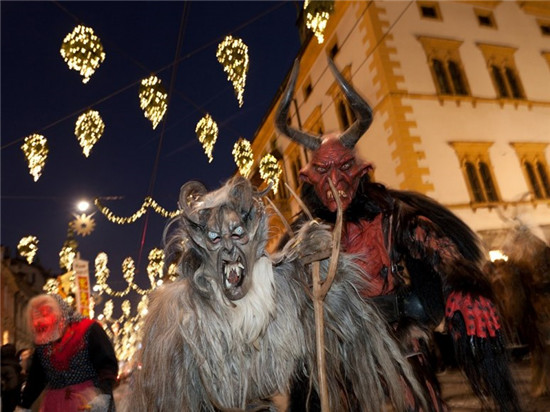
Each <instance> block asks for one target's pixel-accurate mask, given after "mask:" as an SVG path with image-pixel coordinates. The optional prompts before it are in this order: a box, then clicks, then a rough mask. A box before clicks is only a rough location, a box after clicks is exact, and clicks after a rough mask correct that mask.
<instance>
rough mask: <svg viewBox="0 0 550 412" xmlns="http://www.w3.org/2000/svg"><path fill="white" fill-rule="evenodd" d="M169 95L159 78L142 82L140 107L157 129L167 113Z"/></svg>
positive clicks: (151, 77) (150, 78)
mask: <svg viewBox="0 0 550 412" xmlns="http://www.w3.org/2000/svg"><path fill="white" fill-rule="evenodd" d="M167 97H168V93H166V90H164V86H163V85H162V82H161V80H160V79H159V78H158V77H157V76H154V75H152V76H149V77H148V78H146V79H143V80H142V81H141V86H140V87H139V106H140V107H141V109H142V110H143V112H144V115H145V117H146V118H147V119H149V120H150V121H151V123H153V129H155V128H156V127H157V126H158V124H159V123H160V121H161V120H162V118H163V117H164V114H165V113H166V108H167V104H166V99H167Z"/></svg>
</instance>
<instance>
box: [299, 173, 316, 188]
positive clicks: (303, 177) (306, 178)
mask: <svg viewBox="0 0 550 412" xmlns="http://www.w3.org/2000/svg"><path fill="white" fill-rule="evenodd" d="M299 177H300V180H301V181H302V182H306V183H309V184H310V185H312V184H313V182H312V180H311V179H310V177H309V174H308V173H307V172H306V171H303V172H300V176H299Z"/></svg>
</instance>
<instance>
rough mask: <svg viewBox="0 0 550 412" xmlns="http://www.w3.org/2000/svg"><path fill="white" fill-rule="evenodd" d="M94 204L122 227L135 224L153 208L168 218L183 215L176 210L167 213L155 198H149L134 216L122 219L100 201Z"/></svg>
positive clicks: (95, 200)
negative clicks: (148, 209)
mask: <svg viewBox="0 0 550 412" xmlns="http://www.w3.org/2000/svg"><path fill="white" fill-rule="evenodd" d="M94 204H95V206H96V207H97V209H98V210H99V211H100V212H101V213H102V214H103V215H104V216H105V217H106V218H107V219H108V220H109V221H111V222H113V223H118V224H120V225H123V224H128V223H134V222H135V221H136V220H138V219H139V218H140V217H141V216H143V215H144V214H145V212H146V211H147V208H149V207H150V208H152V209H153V210H154V211H155V212H157V213H158V214H159V215H161V216H163V217H166V218H173V217H176V216H177V215H179V214H180V213H181V211H180V210H175V211H172V212H169V211H167V210H166V209H164V208H163V207H162V206H160V205H159V204H158V203H157V202H156V201H155V200H153V198H151V197H149V196H147V197H146V198H145V200H144V201H143V203H142V204H141V207H140V208H139V210H137V211H136V212H135V213H134V214H133V215H132V216H128V217H120V216H116V215H115V214H114V213H113V212H112V211H111V210H110V209H109V208H108V207H106V206H103V205H102V204H101V202H100V201H99V199H98V198H97V199H94Z"/></svg>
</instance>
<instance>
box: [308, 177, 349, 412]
mask: <svg viewBox="0 0 550 412" xmlns="http://www.w3.org/2000/svg"><path fill="white" fill-rule="evenodd" d="M329 185H330V189H331V190H332V193H333V195H334V199H336V204H337V206H338V209H337V214H336V225H335V226H334V231H333V235H332V236H333V244H332V254H331V257H330V264H329V270H328V274H327V278H326V279H325V280H324V281H322V280H321V275H320V268H319V266H320V264H319V262H313V264H312V265H313V266H312V272H313V310H314V313H315V343H316V346H317V375H318V379H319V397H320V399H321V412H329V411H330V402H329V397H328V387H327V374H326V358H325V320H324V309H323V304H324V300H325V296H326V295H327V293H328V291H329V289H330V287H331V285H332V281H333V280H334V276H335V275H336V268H337V266H338V256H339V254H340V239H341V236H342V203H341V202H340V197H339V196H338V192H337V191H336V189H335V188H334V185H333V183H332V181H331V180H330V179H329Z"/></svg>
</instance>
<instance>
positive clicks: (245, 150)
mask: <svg viewBox="0 0 550 412" xmlns="http://www.w3.org/2000/svg"><path fill="white" fill-rule="evenodd" d="M232 153H233V158H234V159H235V163H236V164H237V167H238V168H239V172H240V174H241V175H242V176H243V177H248V174H249V173H250V170H251V169H252V165H253V164H254V154H253V153H252V147H251V146H250V142H249V141H248V140H246V139H244V138H242V137H241V138H240V139H239V140H237V142H236V143H235V145H234V146H233V152H232Z"/></svg>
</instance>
